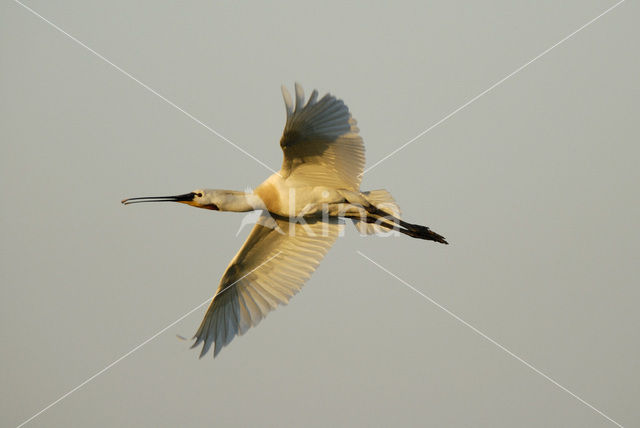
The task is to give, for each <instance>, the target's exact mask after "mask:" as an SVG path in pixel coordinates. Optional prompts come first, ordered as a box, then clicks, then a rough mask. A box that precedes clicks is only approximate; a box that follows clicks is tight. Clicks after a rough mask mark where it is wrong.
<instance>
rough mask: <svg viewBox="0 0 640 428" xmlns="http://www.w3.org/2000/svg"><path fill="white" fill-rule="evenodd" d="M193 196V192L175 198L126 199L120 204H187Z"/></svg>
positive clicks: (144, 197) (148, 197) (146, 197)
mask: <svg viewBox="0 0 640 428" xmlns="http://www.w3.org/2000/svg"><path fill="white" fill-rule="evenodd" d="M195 196H196V194H195V193H194V192H190V193H185V194H184V195H176V196H143V197H140V198H127V199H123V200H122V201H121V202H122V203H123V204H124V205H130V204H137V203H140V202H189V201H193V198H194V197H195Z"/></svg>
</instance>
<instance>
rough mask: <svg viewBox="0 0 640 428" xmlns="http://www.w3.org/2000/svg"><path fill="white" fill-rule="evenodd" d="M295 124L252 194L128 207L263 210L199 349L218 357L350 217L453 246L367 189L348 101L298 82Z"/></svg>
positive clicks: (373, 227)
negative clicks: (280, 156) (277, 161)
mask: <svg viewBox="0 0 640 428" xmlns="http://www.w3.org/2000/svg"><path fill="white" fill-rule="evenodd" d="M282 94H283V97H284V102H285V107H286V112H287V121H286V124H285V127H284V133H283V135H282V138H281V140H280V147H281V148H282V151H283V152H284V160H283V162H282V168H281V169H280V171H279V172H277V173H275V174H273V175H271V176H270V177H269V178H267V179H266V180H265V181H264V182H263V183H262V184H260V185H259V186H258V187H257V188H256V189H255V190H254V191H253V192H251V193H249V192H238V191H231V190H213V189H198V190H194V191H193V192H190V193H186V194H183V195H177V196H165V197H141V198H129V199H125V200H123V201H122V203H123V204H132V203H138V202H163V201H172V202H180V203H183V204H187V205H191V206H194V207H198V208H206V209H209V210H217V211H235V212H247V211H254V210H259V211H261V212H262V215H261V216H260V219H259V221H258V222H257V223H256V225H255V226H254V228H253V230H252V231H251V233H250V234H249V237H248V238H247V240H246V241H245V243H244V245H243V246H242V248H240V251H239V252H238V254H236V256H235V257H234V258H233V260H231V263H230V264H229V266H228V267H227V269H226V271H225V273H224V275H223V276H222V280H221V281H220V285H219V287H218V289H217V291H216V294H215V296H214V297H213V300H212V302H211V304H210V306H209V308H208V310H207V312H206V315H205V317H204V319H203V321H202V323H201V324H200V328H199V329H198V331H197V332H196V334H195V336H194V339H195V343H194V344H193V346H192V347H195V346H198V345H199V344H200V343H204V344H203V347H202V351H201V353H200V357H202V356H204V355H205V354H206V353H207V351H208V350H209V348H210V347H211V345H212V344H215V347H214V357H215V356H216V355H218V353H219V352H220V350H221V349H222V348H223V347H224V346H226V345H228V344H229V342H231V340H233V338H234V337H235V336H236V335H242V334H244V333H245V332H246V331H247V330H248V329H249V328H250V327H254V326H255V325H256V324H258V323H259V322H260V321H261V320H262V318H264V317H265V316H266V315H267V313H269V312H270V311H272V310H273V309H275V308H276V307H277V306H278V305H280V304H286V303H287V302H288V301H289V299H290V298H291V297H292V296H293V295H294V294H296V293H297V292H298V291H299V290H300V288H301V287H302V285H303V284H304V282H305V281H306V280H307V279H308V278H309V277H310V276H311V274H312V273H313V271H314V270H315V269H316V267H317V266H318V264H319V263H320V260H321V259H322V258H323V257H324V255H325V253H326V252H327V250H329V248H330V247H331V245H332V244H333V243H334V241H335V240H336V238H337V236H338V234H339V231H340V230H341V226H342V224H341V222H340V219H342V218H349V219H352V220H353V222H354V224H355V225H356V227H357V228H358V230H359V231H360V232H361V233H363V234H376V233H382V232H386V231H390V230H394V231H398V232H401V233H403V234H405V235H408V236H411V237H414V238H420V239H427V240H432V241H436V242H440V243H443V244H446V243H447V242H446V241H445V239H444V238H443V237H442V236H440V235H438V234H437V233H435V232H433V231H431V230H430V229H429V228H428V227H426V226H420V225H415V224H411V223H407V222H404V221H402V220H401V219H400V218H399V217H400V214H399V213H400V211H399V209H398V206H397V204H396V203H395V202H394V200H393V198H392V197H391V195H390V194H389V192H387V191H386V190H374V191H370V192H361V191H360V181H361V178H362V174H363V168H364V163H365V158H364V144H363V142H362V138H361V137H360V136H359V135H358V131H359V129H358V128H357V126H356V121H355V119H353V118H352V117H351V114H350V113H349V109H348V108H347V106H346V105H345V104H344V103H343V102H342V100H339V99H337V98H335V97H334V96H332V95H330V94H326V95H325V96H323V97H322V98H321V99H320V100H318V91H316V90H314V91H313V92H312V94H311V97H310V98H309V100H308V101H307V103H306V104H305V103H304V92H303V89H302V87H301V86H300V85H299V84H297V83H296V85H295V95H296V100H295V108H294V104H293V102H292V100H291V96H290V95H289V92H288V91H287V89H286V88H285V87H284V86H283V87H282Z"/></svg>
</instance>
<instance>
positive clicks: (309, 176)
mask: <svg viewBox="0 0 640 428" xmlns="http://www.w3.org/2000/svg"><path fill="white" fill-rule="evenodd" d="M282 95H283V97H284V102H285V108H286V112H287V122H286V124H285V127H284V132H283V135H282V138H281V140H280V146H281V147H282V151H283V153H284V160H283V162H282V168H281V170H280V175H281V176H282V177H283V178H285V179H286V180H287V181H290V183H291V184H292V185H294V186H298V185H299V186H329V187H337V188H345V189H350V190H358V189H359V188H360V181H361V179H362V172H363V170H364V162H365V158H364V143H363V142H362V138H361V137H360V136H359V135H358V132H359V129H358V127H357V126H356V123H357V122H356V120H355V119H353V118H352V117H351V113H350V112H349V108H348V107H347V106H346V105H345V104H344V102H342V100H339V99H337V98H336V97H334V96H333V95H330V94H326V95H324V96H323V97H322V98H321V99H320V101H317V98H318V91H316V90H314V91H313V92H312V93H311V97H309V101H308V102H307V104H306V105H305V104H304V91H303V89H302V86H300V85H299V84H298V83H296V85H295V95H296V104H295V109H294V106H293V102H292V99H291V95H290V94H289V92H288V91H287V89H286V88H285V87H284V86H283V87H282Z"/></svg>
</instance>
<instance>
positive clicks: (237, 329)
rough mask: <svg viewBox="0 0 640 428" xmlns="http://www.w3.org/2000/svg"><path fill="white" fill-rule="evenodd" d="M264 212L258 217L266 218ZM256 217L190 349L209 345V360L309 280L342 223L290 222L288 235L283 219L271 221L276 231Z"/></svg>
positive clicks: (203, 351) (226, 272)
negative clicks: (211, 355)
mask: <svg viewBox="0 0 640 428" xmlns="http://www.w3.org/2000/svg"><path fill="white" fill-rule="evenodd" d="M267 216H268V214H266V213H264V214H263V215H262V217H267ZM264 220H265V219H261V220H260V221H258V223H257V224H256V225H255V226H254V228H253V230H252V231H251V233H250V234H249V237H248V238H247V240H246V241H245V243H244V245H243V246H242V248H241V249H240V251H239V252H238V254H237V255H236V256H235V257H234V258H233V260H232V261H231V263H230V264H229V266H228V267H227V270H226V271H225V273H224V275H223V276H222V280H221V281H220V285H219V287H218V290H217V292H216V295H215V296H214V298H213V301H212V302H211V304H210V305H209V309H208V310H207V313H206V314H205V317H204V319H203V320H202V323H201V324H200V328H198V331H197V332H196V334H195V336H194V338H195V339H196V341H195V343H194V344H193V347H196V346H198V345H199V344H201V343H203V346H202V351H201V353H200V356H201V357H202V356H204V355H205V354H206V353H207V351H209V349H210V348H211V346H212V345H215V346H214V351H213V353H214V357H215V356H216V355H218V353H219V352H220V350H221V349H222V348H223V347H224V346H226V345H228V344H229V343H230V342H231V341H232V340H233V338H234V337H235V336H237V335H242V334H244V333H246V332H247V330H249V328H251V327H254V326H256V325H257V324H258V323H259V322H260V321H261V320H262V318H264V317H265V316H266V315H267V314H268V313H269V312H271V311H272V310H274V309H275V308H277V307H278V305H284V304H287V303H288V301H289V299H291V297H292V296H293V295H295V294H296V293H297V292H298V291H300V289H301V288H302V285H303V284H304V282H305V281H306V280H307V279H309V277H310V276H311V274H312V273H313V271H314V270H315V269H316V267H317V266H318V264H319V263H320V261H321V260H322V258H323V257H324V255H325V254H326V252H327V251H328V250H329V248H330V247H331V245H332V244H333V243H334V241H335V240H336V238H337V237H338V234H339V233H340V228H341V227H342V224H339V223H337V222H335V221H333V220H331V221H330V222H329V223H326V222H323V221H321V220H320V219H316V220H312V221H309V222H307V224H306V225H301V224H299V223H296V224H295V225H294V227H293V228H292V230H291V232H289V233H286V234H285V233H282V231H283V230H287V231H289V230H290V229H289V224H287V223H288V220H287V219H280V218H278V219H274V221H275V222H276V224H277V226H278V228H279V229H275V228H272V227H269V226H265V225H264V224H270V223H268V222H267V221H264Z"/></svg>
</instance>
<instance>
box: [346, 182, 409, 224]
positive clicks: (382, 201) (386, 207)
mask: <svg viewBox="0 0 640 428" xmlns="http://www.w3.org/2000/svg"><path fill="white" fill-rule="evenodd" d="M361 195H362V196H363V197H364V198H365V199H366V200H367V202H369V203H370V204H372V205H373V206H375V207H376V208H378V209H380V210H382V211H384V212H385V213H387V214H390V215H392V216H393V217H395V218H397V219H399V218H400V207H399V206H398V204H397V203H396V201H395V200H394V199H393V196H391V193H389V192H387V191H386V190H384V189H379V190H371V191H369V192H362V193H361ZM353 224H354V225H355V226H356V228H357V229H358V231H359V232H360V234H362V235H375V234H377V233H385V232H386V233H388V232H389V229H388V228H384V227H382V226H380V225H379V224H376V223H368V222H367V221H365V220H363V219H357V218H354V219H353Z"/></svg>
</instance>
